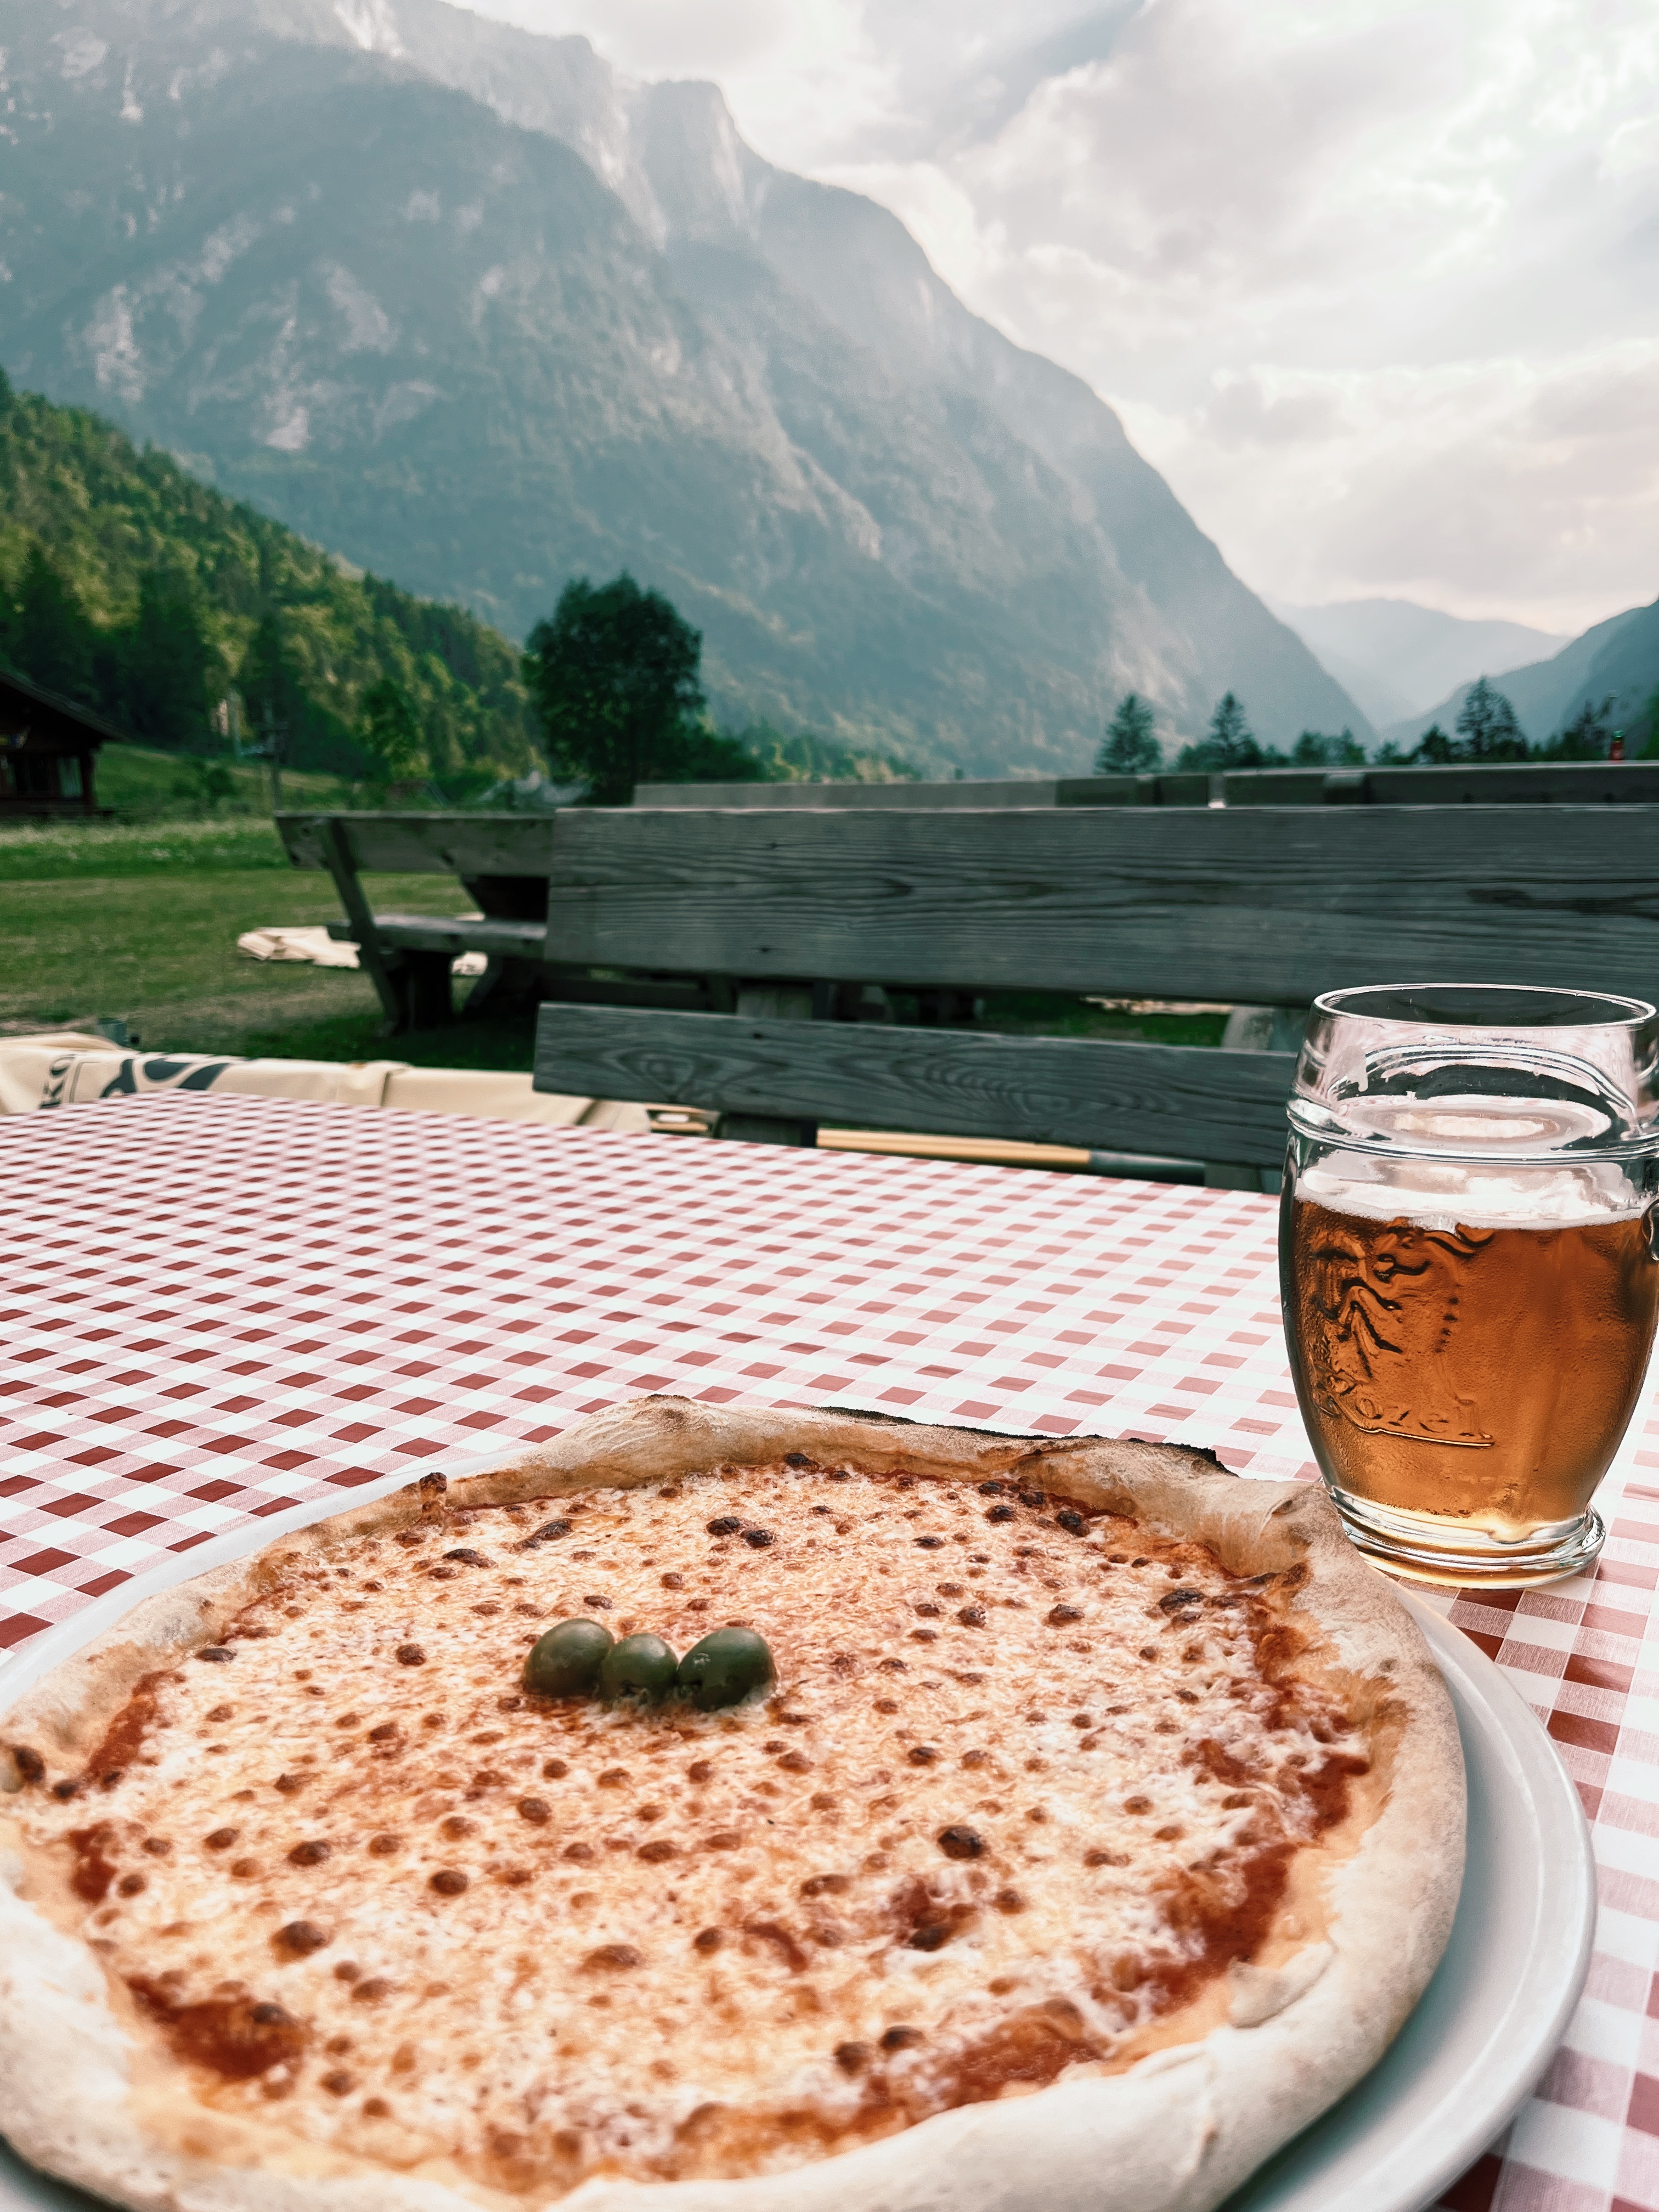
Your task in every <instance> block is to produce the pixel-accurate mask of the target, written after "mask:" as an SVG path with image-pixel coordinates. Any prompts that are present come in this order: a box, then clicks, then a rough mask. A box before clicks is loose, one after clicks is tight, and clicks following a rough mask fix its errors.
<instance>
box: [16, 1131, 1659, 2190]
mask: <svg viewBox="0 0 1659 2212" xmlns="http://www.w3.org/2000/svg"><path fill="white" fill-rule="evenodd" d="M0 1214H3V1229H4V1242H3V1253H4V1260H3V1273H0V1344H3V1346H4V1352H3V1360H0V1514H3V1522H0V1646H9V1647H15V1646H17V1645H19V1644H22V1643H23V1642H25V1641H26V1640H27V1638H29V1637H30V1636H32V1635H33V1634H34V1633H35V1632H37V1631H38V1630H39V1629H40V1628H41V1627H43V1626H45V1625H46V1623H48V1622H50V1621H55V1620H63V1619H64V1618H66V1617H67V1616H68V1615H70V1614H71V1613H74V1612H75V1611H76V1608H77V1607H79V1606H80V1605H82V1603H83V1602H85V1601H87V1600H88V1599H90V1598H92V1597H94V1596H97V1595H101V1594H102V1593H104V1592H105V1591H107V1590H111V1589H114V1588H116V1587H117V1586H118V1584H120V1583H123V1582H125V1581H126V1580H127V1579H129V1578H130V1577H132V1576H134V1575H136V1574H138V1573H141V1572H142V1571H143V1570H144V1569H145V1568H146V1567H148V1566H149V1565H151V1564H152V1563H153V1562H154V1561H155V1560H157V1559H162V1558H164V1557H165V1556H166V1555H167V1553H179V1552H186V1551H188V1550H189V1549H190V1548H191V1547H192V1546H194V1545H197V1544H200V1543H202V1542H204V1541H206V1540H207V1539H208V1538H209V1537H210V1536H213V1535H216V1534H220V1533H221V1532H222V1531H224V1530H227V1529H230V1528H235V1527H237V1526H238V1525H240V1524H241V1523H242V1522H245V1521H246V1519H247V1518H248V1516H262V1515H269V1514H272V1513H276V1512H280V1511H281V1510H283V1508H284V1507H286V1506H288V1505H290V1504H298V1503H300V1502H302V1501H305V1500H307V1499H311V1498H317V1497H319V1496H321V1495H325V1494H327V1493H328V1492H330V1491H331V1489H338V1490H340V1491H342V1492H349V1491H350V1490H351V1489H352V1488H353V1486H356V1485H359V1484H362V1483H364V1482H368V1481H371V1480H374V1479H375V1478H376V1477H377V1476H380V1475H383V1474H391V1473H395V1472H398V1471H401V1470H402V1469H404V1468H408V1469H409V1470H410V1472H411V1474H418V1473H421V1472H423V1471H424V1470H426V1469H427V1468H434V1467H439V1468H441V1467H446V1466H447V1467H450V1468H454V1467H455V1466H456V1465H457V1464H458V1463H460V1462H467V1461H471V1462H475V1463H477V1462H480V1461H482V1460H483V1459H484V1458H485V1457H486V1456H488V1455H495V1454H496V1453H499V1454H500V1455H503V1456H505V1455H507V1454H509V1453H510V1452H511V1451H512V1450H513V1449H514V1448H516V1447H517V1446H520V1445H522V1444H526V1443H538V1442H540V1441H542V1440H543V1439H544V1438H546V1437H550V1436H552V1435H554V1434H555V1433H556V1431H558V1430H560V1429H561V1428H563V1427H565V1426H566V1425H568V1424H569V1423H571V1422H572V1421H574V1420H576V1419H580V1416H581V1415H583V1414H584V1413H592V1412H595V1411H597V1410H598V1409H599V1407H605V1406H610V1405H613V1404H615V1403H616V1402H617V1401H618V1400H619V1399H623V1398H626V1397H629V1396H631V1395H634V1394H635V1393H638V1392H642V1391H651V1390H671V1391H676V1392H679V1393H682V1394H684V1395H687V1396H690V1397H694V1398H701V1399H704V1400H707V1401H710V1402H713V1403H717V1404H718V1403H723V1402H726V1401H730V1400H732V1399H735V1398H746V1399H750V1400H751V1401H763V1402H774V1403H775V1402H782V1401H790V1402H794V1403H801V1402H810V1403H812V1404H818V1405H837V1406H843V1407H849V1408H852V1407H874V1408H877V1409H878V1410H881V1411H884V1412H887V1413H903V1414H907V1415H909V1416H912V1417H914V1418H917V1419H937V1420H943V1421H958V1422H967V1423H974V1424H978V1425H983V1426H986V1427H989V1428H994V1429H1003V1430H1010V1431H1036V1432H1039V1433H1044V1434H1048V1435H1054V1436H1069V1435H1073V1434H1075V1433H1083V1434H1097V1435H1107V1436H1133V1437H1149V1438H1152V1439H1157V1440H1166V1439H1167V1440H1179V1441H1181V1442H1183V1443H1194V1444H1206V1445H1210V1446H1212V1447H1213V1448H1214V1449H1216V1451H1217V1452H1218V1454H1219V1455H1220V1457H1221V1459H1222V1460H1223V1461H1224V1462H1225V1464H1226V1465H1228V1466H1229V1467H1231V1468H1235V1469H1236V1470H1237V1471H1238V1472H1239V1473H1240V1474H1247V1475H1268V1476H1279V1477H1283V1476H1285V1475H1310V1474H1312V1473H1313V1468H1312V1463H1311V1461H1310V1455H1309V1451H1308V1446H1307V1440H1306V1437H1305V1435H1304V1431H1303V1427H1302V1424H1301V1420H1300V1418H1299V1416H1298V1414H1297V1408H1296V1401H1295V1398H1294V1395H1293V1394H1292V1392H1291V1384H1290V1378H1289V1376H1288V1374H1287V1372H1286V1370H1285V1353H1284V1347H1283V1344H1282V1341H1281V1338H1280V1334H1279V1304H1278V1294H1277V1285H1276V1275H1275V1261H1274V1218H1273V1215H1274V1207H1273V1200H1269V1199H1266V1198H1260V1197H1257V1196H1255V1195H1253V1194H1244V1193H1237V1192H1231V1191H1205V1190H1195V1189H1188V1188H1168V1187H1164V1186H1160V1185H1158V1184H1151V1183H1133V1182H1107V1181H1102V1180H1097V1179H1095V1178H1092V1177H1085V1176H1046V1175H1039V1174H1031V1173H1028V1172H1022V1171H1019V1170H1002V1169H987V1168H973V1167H959V1166H956V1165H952V1164H943V1163H938V1162H920V1161H911V1160H899V1159H884V1158H860V1157H858V1156H854V1155H848V1154H830V1153H825V1152H797V1151H788V1150H781V1149H775V1148H773V1147H770V1146H745V1145H723V1144H716V1143H709V1142H706V1141H699V1140H696V1139H686V1138H650V1137H634V1136H610V1135H600V1134H596V1133H590V1132H586V1131H581V1130H564V1129H545V1128H539V1127H527V1126H524V1125H518V1124H513V1123H506V1122H487V1121H471V1120H464V1119H461V1118H459V1117H453V1116H446V1115H428V1114H398V1113H388V1112H385V1111H371V1110H368V1109H359V1108H352V1107H337V1106H316V1105H309V1104H302V1103H295V1102H289V1101H280V1100H267V1099H258V1098H217V1097H186V1096H183V1095H179V1094H162V1095H161V1096H155V1097H148V1098H140V1099H131V1100H119V1101H112V1102H110V1103H106V1104H99V1105H93V1106H83V1107H76V1108H71V1109H64V1110H61V1111H58V1112H52V1113H44V1114H36V1115H14V1116H10V1117H9V1118H7V1119H5V1120H3V1121H0ZM1600 1502H1601V1508H1602V1510H1603V1513H1604V1515H1605V1516H1606V1517H1607V1521H1608V1522H1609V1525H1610V1528H1611V1530H1612V1534H1611V1539H1610V1541H1609V1543H1608V1545H1607V1551H1606V1553H1604V1555H1603V1557H1602V1559H1601V1562H1600V1563H1599V1565H1598V1567H1597V1569H1596V1571H1595V1575H1594V1576H1593V1577H1584V1578H1583V1579H1582V1580H1580V1581H1577V1582H1572V1583H1564V1584H1558V1585H1556V1586H1555V1587H1553V1588H1552V1589H1547V1590H1541V1591H1538V1592H1534V1593H1529V1594H1527V1595H1519V1596H1517V1595H1516V1594H1514V1593H1505V1594H1503V1595H1492V1594H1486V1595H1478V1596H1459V1597H1457V1598H1456V1599H1455V1601H1449V1612H1450V1617H1451V1619H1452V1620H1454V1621H1455V1622H1456V1623H1457V1624H1458V1625H1459V1626H1461V1627H1462V1628H1464V1629H1466V1630H1467V1631H1468V1633H1469V1634H1470V1635H1472V1636H1473V1637H1474V1638H1475V1640H1476V1641H1477V1642H1478V1643H1479V1644H1480V1646H1481V1648H1482V1649H1483V1650H1486V1652H1488V1653H1489V1654H1490V1655H1491V1656H1492V1658H1494V1659H1495V1660H1496V1661H1497V1662H1498V1664H1499V1665H1500V1666H1501V1667H1503V1668H1504V1669H1505V1671H1506V1672H1507V1674H1508V1675H1509V1677H1510V1680H1511V1681H1512V1682H1513V1683H1514V1684H1515V1686H1516V1688H1517V1689H1519V1690H1520V1692H1522V1695H1523V1696H1524V1697H1525V1698H1526V1699H1527V1700H1528V1703H1529V1704H1530V1705H1532V1706H1533V1708H1534V1711H1536V1712H1537V1713H1538V1715H1539V1717H1540V1718H1541V1720H1543V1721H1544V1723H1546V1725H1547V1728H1548V1729H1549V1732H1550V1734H1551V1735H1552V1736H1553V1738H1554V1739H1555V1741H1556V1744H1557V1746H1558V1748H1559V1751H1560V1753H1561V1756H1562V1758H1563V1759H1565V1762H1566V1764H1567V1765H1568V1767H1569V1769H1570V1770H1571V1773H1572V1776H1573V1778H1574V1779H1575V1781H1576V1782H1577V1784H1578V1787H1579V1790H1580V1792H1581V1794H1582V1796H1583V1802H1584V1805H1585V1808H1586V1810H1587V1812H1588V1813H1589V1816H1590V1819H1591V1821H1592V1823H1593V1832H1594V1837H1595V1849H1596V1856H1597V1859H1598V1863H1599V1866H1600V1869H1601V1917H1600V1923H1599V1929H1598V1935H1597V1939H1596V1947H1595V1962H1594V1965H1593V1966H1592V1968H1591V1972H1590V1979H1589V1988H1588V1990H1587V1991H1586V1994H1585V1996H1584V1999H1583V2003H1582V2004H1581V2005H1580V2007H1579V2008H1578V2012H1577V2015H1576V2016H1575V2018H1574V2021H1573V2022H1572V2025H1571V2028H1570V2029H1569V2031H1568V2034H1567V2039H1566V2042H1565V2045H1564V2046H1563V2048H1562V2050H1561V2051H1560V2052H1559V2055H1558V2057H1557V2058H1556V2059H1555V2061H1554V2063H1553V2065H1552V2067H1551V2069H1550V2071H1549V2073H1548V2075H1547V2077H1546V2079H1545V2081H1543V2082H1542V2083H1541V2085H1540V2087H1539V2089H1538V2092H1537V2093H1536V2095H1535V2096H1534V2097H1533V2098H1532V2099H1531V2100H1529V2101H1528V2104H1527V2106H1525V2107H1524V2109H1523V2111H1522V2114H1521V2116H1520V2118H1518V2119H1517V2120H1516V2123H1515V2124H1514V2125H1513V2126H1512V2127H1511V2129H1510V2131H1509V2135H1508V2137H1507V2139H1506V2142H1505V2144H1504V2147H1503V2148H1502V2150H1501V2152H1495V2153H1494V2154H1492V2155H1490V2156H1488V2157H1486V2158H1484V2159H1482V2160H1480V2163H1479V2164H1478V2165H1477V2166H1475V2167H1474V2169H1473V2171H1472V2172H1470V2173H1468V2174H1467V2175H1466V2176H1465V2177H1464V2178H1463V2179H1462V2180H1461V2181H1460V2182H1459V2183H1457V2184H1456V2185H1455V2186H1454V2187H1453V2188H1452V2189H1450V2190H1449V2191H1447V2192H1446V2194H1445V2196H1444V2197H1443V2200H1442V2203H1443V2205H1445V2206H1447V2207H1449V2208H1452V2212H1659V1972H1656V1968H1659V1626H1656V1622H1659V1610H1656V1605H1655V1598H1654V1591H1655V1586H1656V1583H1659V1419H1655V1418H1654V1416H1653V1415H1652V1413H1650V1415H1649V1418H1648V1422H1647V1425H1646V1427H1645V1429H1642V1428H1640V1427H1639V1425H1638V1429H1637V1430H1636V1431H1633V1432H1632V1437H1631V1438H1630V1440H1629V1441H1628V1442H1627V1443H1626V1449H1625V1450H1624V1452H1623V1453H1622V1455H1621V1456H1620V1462H1619V1463H1618V1465H1617V1466H1616V1467H1615V1469H1614V1471H1613V1476H1612V1477H1611V1478H1610V1479H1609V1483H1608V1486H1607V1489H1606V1490H1605V1491H1604V1492H1603V1494H1602V1498H1601V1501H1600ZM3 1686H4V1673H3V1669H0V1689H3Z"/></svg>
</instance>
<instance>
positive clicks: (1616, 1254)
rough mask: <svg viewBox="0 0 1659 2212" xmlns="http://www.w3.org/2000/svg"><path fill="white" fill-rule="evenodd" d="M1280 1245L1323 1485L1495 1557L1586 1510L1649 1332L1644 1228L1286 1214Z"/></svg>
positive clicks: (1296, 1207) (1314, 1211)
mask: <svg viewBox="0 0 1659 2212" xmlns="http://www.w3.org/2000/svg"><path fill="white" fill-rule="evenodd" d="M1365 1195H1366V1197H1368V1198H1370V1199H1372V1200H1373V1201H1375V1200H1376V1197H1377V1196H1378V1195H1379V1194H1376V1192H1375V1191H1373V1190H1368V1191H1367V1192H1366V1193H1365ZM1287 1229H1288V1234H1289V1249H1288V1253H1287V1259H1288V1262H1289V1264H1288V1267H1287V1268H1286V1281H1285V1293H1286V1296H1287V1297H1288V1298H1289V1299H1290V1300H1291V1302H1292V1304H1293V1307H1294V1312H1293V1314H1288V1315H1287V1316H1286V1318H1287V1321H1288V1322H1290V1327H1289V1328H1288V1330H1287V1334H1288V1338H1289V1342H1290V1347H1291V1363H1292V1367H1293V1369H1294V1370H1297V1393H1298V1395H1299V1397H1300V1399H1301V1401H1302V1405H1303V1407H1304V1412H1305V1413H1306V1415H1307V1417H1308V1421H1309V1425H1310V1431H1312V1432H1313V1436H1314V1442H1315V1446H1316V1450H1317V1452H1318V1455H1319V1458H1320V1461H1321V1463H1322V1465H1323V1466H1324V1467H1325V1468H1327V1469H1328V1473H1329V1475H1330V1479H1331V1480H1332V1481H1333V1482H1334V1483H1335V1484H1336V1485H1338V1486H1340V1489H1341V1490H1343V1491H1344V1492H1346V1493H1347V1494H1348V1495H1349V1496H1350V1497H1351V1498H1363V1499H1366V1500H1369V1501H1370V1503H1371V1504H1374V1505H1378V1506H1383V1507H1385V1508H1392V1509H1394V1510H1395V1511H1398V1512H1402V1513H1410V1514H1413V1515H1424V1516H1431V1517H1432V1518H1433V1519H1436V1520H1441V1521H1444V1522H1449V1523H1451V1524H1453V1528H1452V1529H1449V1531H1448V1534H1453V1533H1454V1532H1455V1528H1458V1527H1460V1526H1461V1527H1462V1528H1467V1529H1469V1530H1471V1531H1473V1530H1475V1529H1480V1530H1482V1531H1484V1532H1485V1533H1486V1534H1487V1535H1488V1536H1490V1537H1491V1538H1492V1539H1493V1540H1495V1541H1497V1542H1498V1543H1500V1544H1507V1543H1516V1542H1519V1541H1524V1540H1525V1539H1526V1538H1527V1537H1528V1535H1529V1534H1531V1533H1532V1532H1533V1531H1534V1530H1535V1529H1538V1528H1541V1527H1545V1526H1547V1525H1552V1524H1559V1523H1561V1522H1567V1521H1570V1520H1571V1519H1572V1518H1574V1516H1577V1515H1578V1514H1580V1513H1582V1512H1583V1510H1584V1508H1585V1507H1586V1506H1587V1505H1588V1504H1589V1500H1590V1497H1591V1495H1592V1493H1593V1492H1594V1491H1595V1486H1596V1485H1597V1484H1598V1483H1599V1482H1600V1481H1601V1477H1602V1476H1603V1475H1604V1474H1606V1473H1607V1464H1608V1462H1609V1461H1610V1460H1611V1459H1612V1457H1613V1453H1614V1451H1615V1450H1616V1449H1618V1445H1619V1441H1620V1437H1622V1436H1623V1435H1624V1432H1625V1428H1626V1424H1627V1423H1628V1421H1629V1419H1630V1417H1631V1414H1632V1412H1633V1411H1634V1409H1635V1406H1636V1401H1637V1396H1638V1393H1639V1391H1640V1389H1641V1387H1642V1380H1643V1376H1644V1372H1645V1370H1646V1366H1647V1360H1648V1354H1649V1352H1650V1348H1651V1346H1652V1344H1653V1337H1654V1325H1655V1322H1656V1319H1659V1266H1656V1265H1655V1262H1654V1255H1653V1253H1652V1250H1651V1249H1650V1233H1651V1231H1650V1220H1649V1218H1648V1217H1647V1216H1645V1215H1644V1214H1642V1213H1626V1214H1625V1215H1624V1216H1623V1217H1622V1218H1616V1217H1615V1218H1603V1219H1600V1220H1595V1219H1591V1220H1584V1221H1578V1222H1572V1223H1569V1224H1566V1225H1562V1226H1559V1227H1557V1226H1554V1225H1548V1224H1542V1225H1539V1226H1538V1227H1536V1228H1532V1227H1515V1226H1503V1225H1492V1226H1483V1225H1481V1224H1480V1222H1479V1221H1478V1220H1474V1221H1468V1220H1464V1219H1462V1218H1458V1217H1457V1216H1456V1215H1455V1214H1454V1215H1452V1216H1450V1217H1447V1216H1445V1215H1439V1216H1431V1217H1429V1218H1428V1219H1426V1220H1423V1219H1419V1220H1413V1219H1412V1218H1410V1217H1409V1215H1408V1214H1406V1213H1403V1212H1402V1213H1401V1214H1398V1215H1396V1216H1395V1217H1394V1218H1391V1219H1388V1218H1380V1216H1377V1215H1367V1214H1364V1213H1352V1212H1342V1211H1339V1210H1338V1209H1337V1208H1336V1207H1335V1206H1333V1205H1332V1204H1329V1203H1322V1202H1321V1201H1320V1200H1311V1199H1297V1198H1293V1200H1292V1202H1291V1218H1290V1220H1289V1222H1288V1224H1287ZM1424 1534H1425V1537H1426V1536H1428V1535H1429V1534H1431V1532H1430V1531H1428V1530H1425V1531H1424Z"/></svg>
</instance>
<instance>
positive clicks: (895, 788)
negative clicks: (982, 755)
mask: <svg viewBox="0 0 1659 2212" xmlns="http://www.w3.org/2000/svg"><path fill="white" fill-rule="evenodd" d="M1130 780H1131V781H1133V778H1131V779H1130ZM1054 790H1055V786H1054V780H1053V778H1052V777H1046V778H1038V779H1034V780H1033V781H1029V782H1028V781H1024V779H1023V778H1022V779H1015V778H1013V777H1001V778H1000V779H998V780H997V781H994V782H992V781H985V782H975V783H969V782H963V783H641V784H637V785H635V790H634V804H635V806H649V807H675V808H678V809H682V810H684V808H686V807H693V808H702V807H706V806H722V807H728V806H736V807H742V808H744V809H745V810H750V811H752V810H754V809H757V808H759V809H762V810H767V811H777V810H779V809H783V810H785V811H799V810H800V809H802V808H805V809H807V810H809V811H811V810H814V809H816V810H817V811H819V812H822V811H823V810H824V809H825V808H826V807H842V808H851V809H853V810H854V811H859V810H860V809H863V808H866V807H878V808H879V807H892V806H928V807H940V806H944V807H952V808H959V807H978V808H980V809H981V810H982V809H984V808H986V807H987V806H996V807H1002V806H1052V805H1054Z"/></svg>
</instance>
